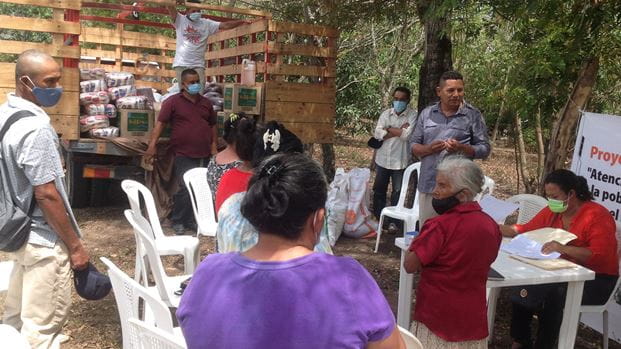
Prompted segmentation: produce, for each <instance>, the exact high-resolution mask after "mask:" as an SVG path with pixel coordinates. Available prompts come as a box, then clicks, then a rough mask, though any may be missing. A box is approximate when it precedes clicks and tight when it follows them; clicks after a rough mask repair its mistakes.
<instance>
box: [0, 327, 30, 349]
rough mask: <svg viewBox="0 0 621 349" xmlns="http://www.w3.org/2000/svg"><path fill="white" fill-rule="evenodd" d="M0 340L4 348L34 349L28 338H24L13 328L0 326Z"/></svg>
mask: <svg viewBox="0 0 621 349" xmlns="http://www.w3.org/2000/svg"><path fill="white" fill-rule="evenodd" d="M0 338H1V339H2V345H0V346H2V348H11V349H30V348H32V347H31V346H30V344H29V343H28V341H27V340H26V337H23V336H22V335H21V334H20V333H19V332H18V331H17V330H16V329H15V327H13V326H9V325H6V324H0Z"/></svg>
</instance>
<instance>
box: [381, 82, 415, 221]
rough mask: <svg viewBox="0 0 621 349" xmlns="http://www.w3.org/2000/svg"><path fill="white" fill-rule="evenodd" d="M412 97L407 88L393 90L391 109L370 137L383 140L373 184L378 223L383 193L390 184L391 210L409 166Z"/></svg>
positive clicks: (413, 118) (395, 202)
mask: <svg viewBox="0 0 621 349" xmlns="http://www.w3.org/2000/svg"><path fill="white" fill-rule="evenodd" d="M411 94H412V93H411V92H410V90H409V89H407V88H406V87H397V88H396V89H395V91H394V92H393V102H392V108H389V109H386V110H384V112H383V113H382V114H381V115H380V117H379V120H378V121H377V126H376V127H375V132H374V134H373V137H374V138H376V139H377V140H383V143H382V146H381V147H380V148H379V149H377V152H376V154H375V164H376V166H375V183H374V184H373V213H374V214H375V216H376V217H377V218H378V219H379V217H380V214H381V213H382V209H383V208H384V207H386V192H387V191H388V183H389V182H391V181H392V193H391V194H390V203H391V205H393V206H394V205H396V204H397V202H398V201H399V193H400V192H401V181H402V179H403V171H404V170H405V168H406V167H407V166H408V165H409V163H410V159H411V155H410V150H409V146H408V137H409V136H410V133H412V129H413V128H414V125H415V124H416V111H414V110H412V109H410V108H409V107H408V105H409V104H410V96H411ZM380 229H381V227H380Z"/></svg>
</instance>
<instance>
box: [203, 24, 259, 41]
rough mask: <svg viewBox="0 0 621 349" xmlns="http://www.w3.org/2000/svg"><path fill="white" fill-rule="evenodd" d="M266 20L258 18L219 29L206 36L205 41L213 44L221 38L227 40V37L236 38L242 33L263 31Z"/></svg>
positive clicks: (242, 34)
mask: <svg viewBox="0 0 621 349" xmlns="http://www.w3.org/2000/svg"><path fill="white" fill-rule="evenodd" d="M267 22H268V21H267V20H258V21H255V22H253V23H251V24H249V25H242V26H240V27H237V28H234V29H229V30H222V31H219V32H217V33H215V34H214V35H210V36H209V37H208V38H207V43H208V44H213V43H215V42H218V41H222V40H228V39H233V38H238V37H240V36H244V35H250V34H253V33H259V32H264V31H266V30H267Z"/></svg>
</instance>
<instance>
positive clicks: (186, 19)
mask: <svg viewBox="0 0 621 349" xmlns="http://www.w3.org/2000/svg"><path fill="white" fill-rule="evenodd" d="M187 2H191V3H200V0H188V1H187ZM177 4H178V5H183V4H184V1H183V0H177ZM168 12H169V14H170V18H171V19H172V22H173V26H174V27H175V31H176V35H177V42H176V48H175V59H174V61H173V69H175V72H176V73H177V81H178V82H179V84H181V72H183V71H184V70H186V69H194V70H196V72H197V73H198V76H199V78H200V84H201V93H202V92H203V89H204V88H205V51H206V50H207V38H208V37H209V35H213V34H215V33H216V32H217V31H218V30H227V29H233V28H236V27H239V26H240V25H244V24H248V22H247V21H245V20H236V21H227V22H217V21H214V20H211V19H207V18H202V13H201V10H200V9H199V8H193V7H188V8H187V9H186V11H185V14H181V13H179V12H177V8H176V7H175V6H169V7H168ZM180 88H181V86H180Z"/></svg>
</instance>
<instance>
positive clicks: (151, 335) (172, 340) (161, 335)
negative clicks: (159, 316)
mask: <svg viewBox="0 0 621 349" xmlns="http://www.w3.org/2000/svg"><path fill="white" fill-rule="evenodd" d="M128 323H129V326H130V327H131V328H132V329H133V330H134V331H135V332H136V333H137V335H138V341H139V348H140V349H154V348H155V349H186V348H187V346H186V345H185V343H184V339H183V337H180V336H174V335H172V334H170V333H167V332H165V331H162V330H160V329H159V328H157V327H153V326H151V325H149V324H148V323H145V322H143V321H140V320H138V319H136V318H131V319H129V320H128Z"/></svg>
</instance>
